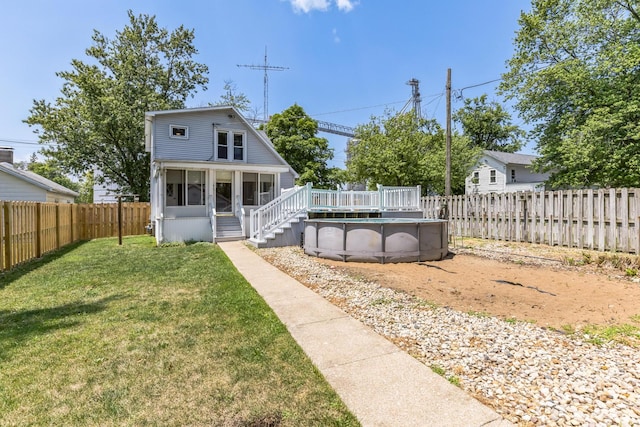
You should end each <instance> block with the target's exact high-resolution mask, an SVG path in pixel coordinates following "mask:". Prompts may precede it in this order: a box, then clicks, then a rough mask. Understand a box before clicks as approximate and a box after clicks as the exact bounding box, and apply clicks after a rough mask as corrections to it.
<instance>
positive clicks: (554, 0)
mask: <svg viewBox="0 0 640 427" xmlns="http://www.w3.org/2000/svg"><path fill="white" fill-rule="evenodd" d="M519 23H520V29H519V30H518V33H517V36H516V39H515V54H514V56H513V58H511V60H510V61H509V71H508V72H507V73H506V74H505V75H504V76H503V78H504V80H503V82H502V84H501V86H500V88H501V90H502V92H503V93H504V94H505V95H506V96H507V98H510V99H514V100H516V105H515V106H516V108H517V110H518V111H519V113H520V115H521V117H522V118H523V119H525V120H526V121H527V122H528V123H531V124H533V125H534V127H533V131H532V137H533V138H534V139H535V140H537V144H538V151H539V152H540V154H541V159H540V160H539V162H538V166H539V167H540V168H541V169H542V170H544V171H551V172H552V176H551V179H550V183H551V184H552V185H553V186H603V187H613V186H639V185H640V15H639V11H638V9H637V2H633V1H629V0H617V1H613V0H533V3H532V8H531V11H530V12H528V13H524V12H523V13H522V14H521V16H520V20H519Z"/></svg>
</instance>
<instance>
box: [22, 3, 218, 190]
mask: <svg viewBox="0 0 640 427" xmlns="http://www.w3.org/2000/svg"><path fill="white" fill-rule="evenodd" d="M128 16H129V24H128V25H126V26H125V27H124V29H123V30H122V31H117V32H116V35H115V38H113V39H109V38H107V37H106V36H105V35H103V34H101V33H100V32H98V31H95V30H94V34H93V37H92V40H93V45H92V46H91V47H89V48H88V49H87V50H86V54H87V56H88V58H89V61H88V62H83V61H81V60H78V59H74V60H72V61H71V68H72V69H71V71H62V72H59V73H57V75H58V76H59V77H60V78H62V79H63V80H64V83H63V86H62V89H61V95H60V96H59V97H58V98H57V99H56V100H55V102H53V103H50V102H47V101H45V100H35V101H34V104H33V107H32V108H31V110H30V113H31V114H30V116H29V117H28V118H27V119H26V122H27V123H28V124H29V125H31V126H36V127H37V128H36V133H38V134H39V138H40V142H42V143H53V144H54V145H53V146H52V147H53V148H44V149H42V152H43V153H44V154H45V155H47V156H49V157H51V158H54V159H56V161H58V162H59V164H60V166H61V167H62V168H63V169H64V170H65V172H69V173H73V174H75V175H78V176H82V175H84V174H85V173H86V172H87V171H89V170H93V169H97V170H100V171H101V174H97V175H96V179H97V180H98V181H100V182H104V181H105V180H106V181H109V182H112V183H114V184H115V185H116V186H117V187H119V189H120V191H121V192H123V193H133V194H138V195H139V196H140V199H141V200H148V197H149V156H148V154H147V153H145V151H144V113H145V112H146V111H153V110H165V109H172V108H183V107H184V106H185V101H186V99H187V98H188V97H189V96H192V95H193V94H194V92H195V91H196V90H197V89H198V88H203V89H206V86H205V85H206V83H207V82H208V78H207V77H206V74H207V72H208V68H207V66H206V65H203V64H200V63H198V62H196V61H194V59H193V56H194V55H196V54H197V50H196V48H195V47H194V45H193V39H194V33H193V30H188V29H185V28H184V27H183V26H180V27H178V28H177V29H175V30H173V31H172V32H170V33H169V32H168V31H167V30H166V29H164V28H160V27H159V26H158V24H157V22H156V19H155V17H153V16H148V15H139V16H135V15H134V14H133V12H131V11H129V12H128ZM49 147H51V146H49Z"/></svg>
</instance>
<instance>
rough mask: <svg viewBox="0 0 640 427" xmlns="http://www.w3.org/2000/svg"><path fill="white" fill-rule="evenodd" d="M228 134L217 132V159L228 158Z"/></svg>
mask: <svg viewBox="0 0 640 427" xmlns="http://www.w3.org/2000/svg"><path fill="white" fill-rule="evenodd" d="M228 136H229V134H228V132H222V131H219V132H218V158H219V159H227V158H228V157H229V141H228Z"/></svg>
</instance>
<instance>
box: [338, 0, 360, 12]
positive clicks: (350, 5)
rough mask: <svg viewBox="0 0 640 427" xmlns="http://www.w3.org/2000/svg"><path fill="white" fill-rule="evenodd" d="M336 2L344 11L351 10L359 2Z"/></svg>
mask: <svg viewBox="0 0 640 427" xmlns="http://www.w3.org/2000/svg"><path fill="white" fill-rule="evenodd" d="M336 4H337V5H338V9H340V10H341V11H343V12H351V10H352V9H353V8H354V6H355V5H356V4H358V2H356V1H354V0H336Z"/></svg>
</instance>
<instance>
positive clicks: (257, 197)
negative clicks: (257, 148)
mask: <svg viewBox="0 0 640 427" xmlns="http://www.w3.org/2000/svg"><path fill="white" fill-rule="evenodd" d="M275 181H276V176H275V175H274V174H272V173H252V172H245V173H243V174H242V204H243V205H249V206H258V205H264V204H266V203H269V202H270V201H271V200H273V199H274V198H275Z"/></svg>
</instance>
